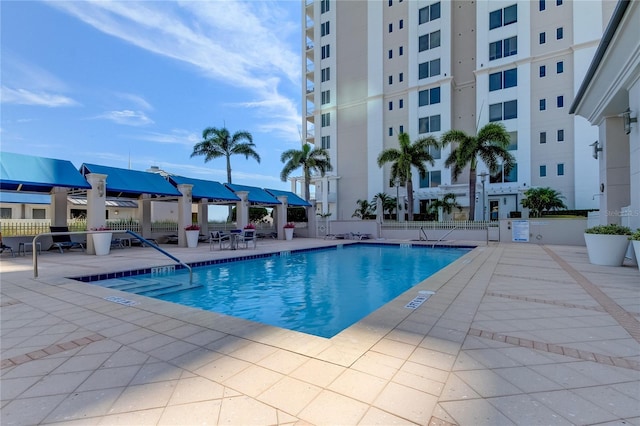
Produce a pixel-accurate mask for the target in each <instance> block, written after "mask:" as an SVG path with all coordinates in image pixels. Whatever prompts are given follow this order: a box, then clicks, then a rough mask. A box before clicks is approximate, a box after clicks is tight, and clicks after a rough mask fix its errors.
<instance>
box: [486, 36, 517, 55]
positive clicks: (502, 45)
mask: <svg viewBox="0 0 640 426" xmlns="http://www.w3.org/2000/svg"><path fill="white" fill-rule="evenodd" d="M517 53H518V36H513V37H509V38H505V39H504V40H498V41H494V42H493V43H490V44H489V60H490V61H493V60H494V59H500V58H502V57H505V58H506V57H507V56H513V55H516V54H517Z"/></svg>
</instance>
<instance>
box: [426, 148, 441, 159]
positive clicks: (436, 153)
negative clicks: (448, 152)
mask: <svg viewBox="0 0 640 426" xmlns="http://www.w3.org/2000/svg"><path fill="white" fill-rule="evenodd" d="M429 154H431V156H432V157H433V159H434V160H439V159H440V158H442V149H440V148H439V147H434V146H432V147H429Z"/></svg>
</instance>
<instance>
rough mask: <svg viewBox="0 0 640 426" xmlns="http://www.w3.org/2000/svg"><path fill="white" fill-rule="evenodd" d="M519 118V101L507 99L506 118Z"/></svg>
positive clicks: (505, 105)
mask: <svg viewBox="0 0 640 426" xmlns="http://www.w3.org/2000/svg"><path fill="white" fill-rule="evenodd" d="M512 118H518V101H515V100H514V101H507V102H505V103H504V119H505V120H510V119H512Z"/></svg>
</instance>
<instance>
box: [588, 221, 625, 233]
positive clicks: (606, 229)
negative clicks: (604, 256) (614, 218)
mask: <svg viewBox="0 0 640 426" xmlns="http://www.w3.org/2000/svg"><path fill="white" fill-rule="evenodd" d="M584 232H585V234H606V235H631V229H630V228H628V227H626V226H621V225H616V224H614V223H612V224H609V225H598V226H594V227H592V228H587V229H585V230H584Z"/></svg>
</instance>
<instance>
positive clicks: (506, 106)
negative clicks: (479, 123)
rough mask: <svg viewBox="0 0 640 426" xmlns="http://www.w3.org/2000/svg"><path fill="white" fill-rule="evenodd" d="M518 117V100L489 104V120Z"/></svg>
mask: <svg viewBox="0 0 640 426" xmlns="http://www.w3.org/2000/svg"><path fill="white" fill-rule="evenodd" d="M513 118H518V101H517V100H513V101H507V102H504V103H502V102H501V103H497V104H492V105H489V121H500V120H511V119H513Z"/></svg>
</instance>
